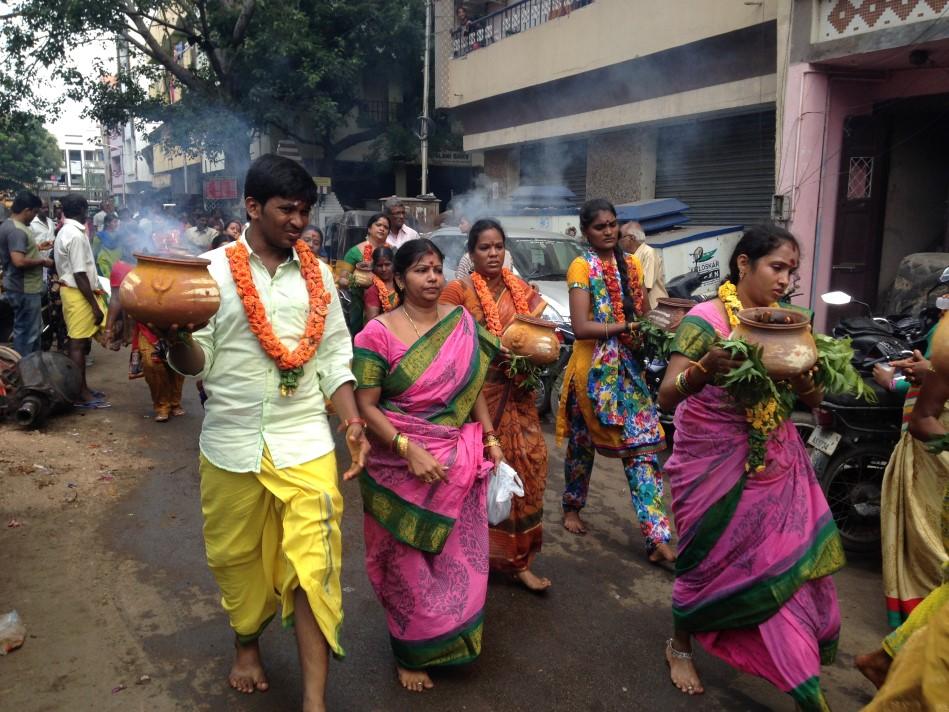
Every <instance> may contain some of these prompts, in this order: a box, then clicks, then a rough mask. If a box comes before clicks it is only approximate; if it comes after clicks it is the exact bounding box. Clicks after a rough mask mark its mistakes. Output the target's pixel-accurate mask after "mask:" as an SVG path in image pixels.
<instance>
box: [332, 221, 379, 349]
mask: <svg viewBox="0 0 949 712" xmlns="http://www.w3.org/2000/svg"><path fill="white" fill-rule="evenodd" d="M388 236H389V218H387V217H386V216H385V215H383V214H382V213H375V214H373V215H372V216H370V218H369V223H368V224H367V226H366V239H365V240H364V241H362V242H360V243H358V244H356V245H353V246H352V247H351V248H349V250H347V251H346V254H345V255H343V259H341V260H339V261H338V262H337V263H336V273H335V274H336V284H337V286H338V287H339V288H340V289H347V290H349V298H350V304H349V313H348V315H347V325H348V326H349V332H350V334H352V335H353V336H355V335H356V334H358V333H359V332H360V331H361V330H362V327H363V326H364V325H365V323H366V318H365V292H366V290H367V289H368V288H369V286H370V284H371V283H370V284H363V285H362V286H360V284H358V283H357V282H356V270H357V267H358V268H359V269H360V271H361V270H362V267H361V266H360V265H362V266H363V267H365V266H366V265H363V263H368V262H370V261H371V260H372V255H373V252H374V251H375V250H376V249H378V248H380V247H383V246H384V245H385V244H386V238H387V237H388Z"/></svg>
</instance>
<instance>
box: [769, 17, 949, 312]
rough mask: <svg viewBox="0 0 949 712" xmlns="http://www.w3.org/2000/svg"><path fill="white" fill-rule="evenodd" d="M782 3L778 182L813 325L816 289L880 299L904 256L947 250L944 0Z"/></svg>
mask: <svg viewBox="0 0 949 712" xmlns="http://www.w3.org/2000/svg"><path fill="white" fill-rule="evenodd" d="M784 5H785V6H784V7H783V8H782V12H783V14H784V16H785V17H786V18H787V28H786V29H787V32H786V33H782V36H785V37H787V46H786V48H785V51H786V56H787V58H788V61H787V65H786V68H785V74H784V77H783V82H782V90H781V96H780V101H779V104H780V107H779V121H778V135H779V136H780V141H779V151H778V161H777V165H778V167H779V169H778V171H777V192H778V194H780V195H781V196H782V198H783V202H784V203H785V210H784V212H785V217H786V218H787V223H788V226H789V227H790V229H791V230H792V231H793V232H794V234H795V235H797V236H798V238H800V239H801V241H802V244H803V252H804V258H805V260H806V261H807V262H809V263H810V265H809V266H808V268H807V269H804V270H802V276H803V280H802V288H803V291H804V293H805V297H806V299H807V300H808V302H809V303H810V304H812V305H814V307H815V309H816V310H817V312H818V319H817V324H818V326H819V327H821V326H825V325H826V323H827V322H828V321H833V320H835V319H836V318H837V317H838V316H839V313H838V312H837V310H833V311H830V312H828V308H827V307H825V306H824V305H823V304H822V303H821V301H820V299H819V296H820V295H821V294H823V293H825V292H827V291H830V290H842V291H846V292H848V293H849V294H851V295H852V296H854V297H856V298H857V299H860V300H862V301H865V302H867V303H868V304H871V305H874V306H875V307H880V308H884V306H885V305H886V302H887V299H886V297H887V294H888V293H889V292H890V291H891V290H892V286H893V285H894V283H895V280H896V278H897V269H898V267H899V265H900V261H901V260H902V259H903V258H904V257H906V256H907V255H910V254H918V253H945V251H946V250H947V248H949V220H947V218H949V211H947V206H949V131H947V130H946V127H947V126H949V14H947V13H949V0H894V1H891V2H879V1H873V0H800V1H793V2H787V3H785V4H784ZM934 261H935V265H936V267H937V268H938V265H939V264H942V266H946V265H949V259H947V257H946V255H945V254H943V255H939V254H935V255H934ZM923 276H924V275H920V277H923ZM907 286H910V287H912V285H907ZM921 288H922V287H917V289H921Z"/></svg>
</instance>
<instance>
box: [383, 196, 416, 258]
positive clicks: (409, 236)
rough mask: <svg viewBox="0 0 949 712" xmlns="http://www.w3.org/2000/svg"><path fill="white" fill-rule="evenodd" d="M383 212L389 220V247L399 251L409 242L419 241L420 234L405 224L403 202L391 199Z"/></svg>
mask: <svg viewBox="0 0 949 712" xmlns="http://www.w3.org/2000/svg"><path fill="white" fill-rule="evenodd" d="M383 212H384V213H385V216H386V217H387V218H389V237H387V238H386V244H387V245H389V246H390V247H392V248H393V249H396V250H397V249H399V248H400V247H402V245H404V244H405V243H406V242H408V241H409V240H417V239H418V233H417V232H416V231H415V230H413V229H412V228H410V227H409V226H408V225H406V224H405V206H404V205H403V204H402V201H400V200H398V199H397V198H390V199H389V200H387V201H386V202H385V207H384V209H383Z"/></svg>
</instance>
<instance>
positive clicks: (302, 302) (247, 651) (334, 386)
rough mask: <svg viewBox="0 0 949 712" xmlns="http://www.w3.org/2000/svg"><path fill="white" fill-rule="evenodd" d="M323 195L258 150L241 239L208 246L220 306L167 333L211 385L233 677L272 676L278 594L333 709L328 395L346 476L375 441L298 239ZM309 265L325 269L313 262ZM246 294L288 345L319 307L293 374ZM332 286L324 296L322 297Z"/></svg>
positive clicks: (176, 353) (214, 494)
mask: <svg viewBox="0 0 949 712" xmlns="http://www.w3.org/2000/svg"><path fill="white" fill-rule="evenodd" d="M315 200H316V190H315V188H314V184H313V181H312V178H311V177H310V175H309V174H308V173H307V172H306V170H304V169H303V168H302V167H301V166H300V165H299V164H297V163H295V162H294V161H291V160H289V159H286V158H281V157H279V156H274V155H267V156H262V157H261V158H259V159H257V160H256V161H255V162H254V163H253V165H251V167H250V170H249V171H248V174H247V179H246V182H245V199H244V201H245V209H246V211H247V214H248V215H249V216H250V225H249V227H248V228H247V229H246V230H245V232H244V234H243V236H242V237H241V239H240V240H239V241H238V242H237V243H234V244H233V245H229V246H227V247H222V248H219V249H217V250H212V251H211V252H208V253H206V254H205V255H204V257H206V258H207V259H209V260H210V262H211V264H210V266H209V267H208V269H209V271H210V272H211V275H212V276H213V277H214V278H215V280H216V281H217V283H218V286H219V288H220V291H221V306H220V309H219V310H218V312H217V314H216V315H215V316H214V317H213V318H212V319H211V321H210V322H209V323H208V324H207V325H206V326H203V328H199V329H198V330H197V331H195V332H194V335H193V338H191V337H190V336H188V335H187V333H186V332H185V334H181V333H180V332H177V330H176V329H173V330H172V331H171V333H170V334H168V336H169V337H170V340H171V342H172V343H171V348H170V356H169V364H170V365H171V366H172V368H174V369H175V370H177V371H179V372H180V373H183V374H185V375H191V376H198V377H200V378H201V379H203V381H204V389H205V391H206V393H207V396H208V400H207V403H206V413H205V418H204V425H203V427H202V429H201V438H200V449H201V460H200V472H201V507H202V512H203V514H204V537H205V545H206V549H207V556H208V564H209V566H210V567H211V571H212V572H213V573H214V576H215V578H216V580H217V582H218V585H219V586H220V588H221V593H222V604H223V606H224V608H225V610H226V611H227V612H228V615H229V617H230V622H231V626H232V627H233V629H234V631H235V633H236V636H237V654H236V658H235V661H234V665H233V667H232V668H231V672H230V675H229V678H228V681H229V683H230V685H231V686H232V687H233V688H234V689H236V690H239V691H241V692H245V693H250V692H254V691H255V690H260V691H263V690H266V689H267V688H268V686H269V683H268V682H267V678H266V675H265V673H264V669H263V666H262V664H261V658H260V649H259V646H258V642H257V641H258V638H259V636H260V634H261V633H262V632H263V629H264V627H265V626H266V625H267V623H268V622H269V621H270V619H271V618H273V616H274V615H275V613H276V609H277V604H278V603H279V604H280V605H281V607H282V617H283V621H284V623H285V624H287V625H289V624H291V623H292V624H293V625H295V628H296V634H297V644H298V649H299V654H300V667H301V670H302V673H303V692H304V705H303V707H304V709H324V702H323V699H324V692H325V685H326V677H327V670H328V650H329V649H331V650H332V651H333V653H334V654H335V655H337V656H342V654H343V651H342V648H341V647H340V645H339V627H340V625H341V623H342V600H341V591H340V579H339V574H340V561H341V560H340V549H341V535H340V529H339V524H340V519H341V516H342V497H341V495H340V493H339V489H338V487H337V473H336V461H335V454H334V447H335V445H334V442H333V434H332V431H331V430H330V425H329V421H328V419H327V413H326V399H327V398H329V399H331V400H332V402H333V406H334V408H335V410H336V412H337V413H338V414H339V416H340V419H341V420H342V421H343V423H344V426H345V429H346V442H347V445H348V446H349V450H350V455H351V457H352V461H353V464H352V467H351V468H350V469H349V470H348V471H347V472H346V473H345V475H344V477H351V476H353V475H355V474H356V473H357V472H358V471H359V470H361V469H362V465H363V462H364V458H365V453H366V451H367V450H368V442H367V441H366V438H365V434H364V423H363V421H362V420H360V418H359V416H358V412H357V410H356V402H355V399H354V396H353V383H354V381H355V379H354V378H353V375H352V373H351V372H350V370H349V363H350V360H351V358H352V346H351V344H350V340H349V332H348V330H347V329H346V323H345V319H344V317H343V312H342V309H341V307H340V302H339V297H338V295H337V293H336V287H335V285H334V282H333V276H332V273H331V271H330V269H329V268H328V267H327V266H326V265H325V264H323V263H322V262H320V261H319V260H318V259H315V258H313V257H312V255H311V253H309V248H308V247H306V245H305V243H303V242H302V241H300V236H301V235H302V232H303V229H304V227H305V226H306V224H307V222H308V217H309V212H310V207H311V206H312V205H313V203H314V202H315ZM301 248H302V249H304V250H307V253H306V254H305V255H304V256H305V257H306V258H307V259H306V260H305V261H304V260H301V257H300V256H299V253H298V252H297V251H296V250H297V249H301ZM304 262H305V263H306V264H304ZM306 265H310V267H309V268H308V269H315V270H316V271H317V272H318V273H319V276H320V279H319V280H318V279H317V278H316V277H315V273H309V276H307V274H305V268H306ZM314 265H315V266H314ZM246 274H249V277H250V280H251V281H252V283H253V289H252V290H251V289H247V288H246V287H245V290H244V295H243V299H242V296H241V295H240V294H239V293H238V290H237V286H236V284H235V275H236V276H237V277H238V278H240V277H241V276H242V275H246ZM319 281H321V282H322V285H320V284H319ZM241 283H242V284H245V285H246V282H244V281H241ZM251 292H256V297H257V299H258V300H259V305H262V307H263V311H264V319H263V324H264V330H266V329H272V331H273V334H275V335H276V337H277V339H279V341H280V343H281V344H283V346H284V347H285V348H286V349H287V351H288V352H291V353H292V352H294V350H295V349H297V348H298V346H299V345H300V344H301V339H304V338H307V337H306V336H305V333H306V330H307V325H308V320H309V319H310V318H311V306H312V305H314V304H315V305H316V307H317V308H316V309H315V310H314V311H315V312H316V313H317V314H324V316H323V319H324V329H323V334H322V337H321V338H320V339H319V344H318V346H317V348H316V351H315V353H314V354H313V356H312V357H311V358H309V360H307V361H306V362H305V363H304V364H303V365H302V368H300V369H298V370H297V372H296V373H289V372H287V371H281V369H280V368H279V367H278V364H277V361H275V360H274V358H273V357H272V356H271V355H270V354H269V353H268V350H265V348H264V346H263V344H265V343H267V344H268V345H269V346H270V347H271V348H270V349H269V350H271V351H272V350H273V349H272V343H271V342H269V341H268V340H266V339H260V338H258V336H257V335H255V333H254V332H252V331H251V328H250V323H249V321H248V316H247V304H245V303H251V302H253V301H254V300H253V298H252V297H253V295H251V297H250V298H249V297H248V294H249V293H251ZM314 294H316V295H318V296H317V297H314ZM324 294H325V295H327V296H328V300H329V301H328V304H325V303H324V301H323V300H322V299H320V298H319V297H320V296H322V295H324ZM314 299H315V300H316V301H314ZM260 321H261V320H260V315H259V312H258V316H257V317H256V318H255V323H256V322H260ZM183 326H185V325H183ZM186 326H187V327H188V329H189V330H190V329H193V328H195V327H196V326H199V325H186ZM293 385H295V390H294V391H293V393H292V394H288V393H287V386H293ZM275 592H276V593H275Z"/></svg>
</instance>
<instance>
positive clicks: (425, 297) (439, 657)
mask: <svg viewBox="0 0 949 712" xmlns="http://www.w3.org/2000/svg"><path fill="white" fill-rule="evenodd" d="M441 262H442V258H441V253H440V252H439V251H438V248H437V247H435V245H433V244H432V243H431V242H429V241H428V240H424V239H419V240H412V241H411V242H408V243H406V244H405V245H404V246H403V247H401V248H399V251H398V252H397V253H396V257H395V275H396V285H397V287H398V288H399V291H400V293H401V296H402V299H403V301H402V305H401V306H400V307H398V308H397V309H394V310H393V311H391V312H387V313H385V314H382V315H380V316H379V317H377V318H376V319H373V320H371V321H370V322H369V323H368V324H366V326H365V328H364V329H363V330H362V331H361V332H360V333H359V334H358V335H357V336H356V340H355V350H354V358H353V372H354V374H355V375H356V379H357V382H358V391H357V395H356V400H357V403H358V405H359V410H360V414H361V415H362V417H363V418H365V420H366V422H367V424H368V428H369V432H370V434H371V436H372V437H371V438H370V442H371V445H372V449H371V451H370V454H369V457H368V458H367V461H366V469H365V471H364V472H363V473H362V474H361V475H360V478H359V484H360V489H361V491H362V499H363V508H364V510H365V520H364V532H365V537H366V569H367V572H368V574H369V580H370V582H371V583H372V586H373V588H374V590H375V592H376V595H377V596H378V597H379V600H380V602H381V603H382V605H383V607H384V608H385V610H386V615H387V618H388V623H389V634H390V639H391V644H392V650H393V652H394V653H395V659H396V666H397V668H398V674H399V680H400V682H401V683H402V685H403V686H404V687H405V688H406V689H409V690H413V691H418V692H421V691H423V690H425V689H429V688H431V687H432V681H431V678H430V677H429V676H428V673H427V672H426V670H427V669H428V668H431V667H438V666H445V665H458V664H461V663H466V662H470V661H471V660H474V659H475V658H476V657H477V656H478V655H479V653H480V652H481V634H482V626H483V620H482V619H483V611H484V602H485V597H486V594H487V586H488V520H487V508H486V501H485V496H486V491H487V481H488V480H487V478H488V476H489V473H490V471H491V469H492V468H493V467H494V466H495V465H496V464H497V463H498V462H500V460H501V457H502V454H501V449H500V442H499V441H498V438H497V436H496V435H495V434H494V433H493V431H492V430H491V417H490V413H489V411H488V408H487V405H486V404H485V401H484V398H483V397H482V396H481V386H482V384H483V383H484V379H485V375H486V374H487V370H488V365H489V364H490V363H491V359H492V358H493V357H494V354H495V353H496V352H497V349H498V341H497V339H496V338H495V337H494V336H492V335H491V334H489V333H488V332H487V331H485V330H484V329H482V328H481V327H480V326H478V324H477V322H475V320H474V318H473V317H472V316H471V314H469V313H468V312H467V311H465V310H464V309H463V308H461V307H454V308H452V307H449V306H447V305H439V304H438V297H439V296H440V294H441V289H442V287H443V286H444V277H443V276H442V272H441Z"/></svg>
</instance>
